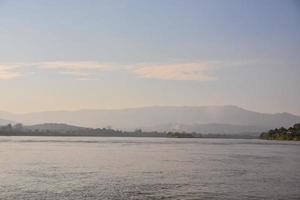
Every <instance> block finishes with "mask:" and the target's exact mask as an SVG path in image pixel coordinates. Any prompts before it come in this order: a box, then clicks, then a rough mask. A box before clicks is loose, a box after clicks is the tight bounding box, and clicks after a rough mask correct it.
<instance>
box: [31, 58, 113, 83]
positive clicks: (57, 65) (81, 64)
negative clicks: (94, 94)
mask: <svg viewBox="0 0 300 200" xmlns="http://www.w3.org/2000/svg"><path fill="white" fill-rule="evenodd" d="M32 65H33V66H36V67H38V68H40V69H50V70H57V71H58V72H59V73H60V74H66V75H71V76H75V77H76V78H77V80H94V78H92V75H93V74H94V73H95V72H100V71H110V70H113V69H114V68H115V65H112V64H107V63H100V62H95V61H51V62H39V63H34V64H32Z"/></svg>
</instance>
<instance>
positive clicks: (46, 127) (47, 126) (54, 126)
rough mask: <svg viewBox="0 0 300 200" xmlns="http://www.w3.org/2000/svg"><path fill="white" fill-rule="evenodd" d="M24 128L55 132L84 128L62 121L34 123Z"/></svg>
mask: <svg viewBox="0 0 300 200" xmlns="http://www.w3.org/2000/svg"><path fill="white" fill-rule="evenodd" d="M25 128H26V129H29V130H31V131H35V130H38V131H56V132H68V131H80V130H84V129H86V128H83V127H79V126H72V125H68V124H62V123H44V124H36V125H31V126H25Z"/></svg>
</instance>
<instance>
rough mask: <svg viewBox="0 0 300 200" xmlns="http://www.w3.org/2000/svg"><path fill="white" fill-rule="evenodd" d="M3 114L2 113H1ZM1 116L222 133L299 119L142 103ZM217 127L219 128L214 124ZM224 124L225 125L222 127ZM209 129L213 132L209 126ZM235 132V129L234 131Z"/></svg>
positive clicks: (33, 121) (36, 121)
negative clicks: (123, 106) (141, 106)
mask: <svg viewBox="0 0 300 200" xmlns="http://www.w3.org/2000/svg"><path fill="white" fill-rule="evenodd" d="M2 115H3V114H2ZM1 117H3V118H5V119H11V120H13V121H18V122H22V123H24V124H40V123H45V122H48V123H67V124H74V125H76V126H84V127H107V126H111V127H112V128H114V129H123V130H133V129H137V128H144V129H151V130H154V129H159V130H165V131H168V130H170V129H174V127H175V128H176V126H177V127H180V129H181V130H184V129H186V130H193V131H196V132H204V133H205V132H210V131H211V128H208V127H213V128H214V129H215V130H218V129H220V130H226V132H225V131H223V133H232V132H237V130H241V131H242V130H243V132H261V131H263V130H268V129H271V128H273V127H280V126H284V127H289V126H292V125H293V124H295V123H298V122H300V117H299V116H295V115H292V114H288V113H277V114H265V113H258V112H253V111H248V110H245V109H242V108H239V107H237V106H202V107H144V108H131V109H122V110H79V111H52V112H38V113H27V114H8V113H4V115H3V116H1V113H0V118H1ZM216 127H219V128H216ZM224 127H226V128H224ZM212 132H215V131H213V130H212ZM238 132H239V131H238Z"/></svg>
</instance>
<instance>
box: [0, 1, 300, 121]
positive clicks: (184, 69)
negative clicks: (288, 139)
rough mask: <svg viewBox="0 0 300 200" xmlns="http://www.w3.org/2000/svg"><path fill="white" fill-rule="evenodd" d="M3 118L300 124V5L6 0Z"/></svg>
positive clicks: (0, 26)
mask: <svg viewBox="0 0 300 200" xmlns="http://www.w3.org/2000/svg"><path fill="white" fill-rule="evenodd" d="M0 92H1V94H0V110H2V111H9V112H16V113H24V112H37V111H48V110H78V109H116V108H117V109H119V108H128V107H143V106H155V105H161V106H168V105H169V106H206V105H237V106H240V107H243V108H245V109H249V110H253V111H258V112H267V113H276V112H290V113H293V114H297V115H300V2H299V1H297V0H284V1H283V0H252V1H248V0H228V1H223V0H159V1H158V0H151V1H149V0H129V1H127V0H106V1H100V0H51V1H49V0H23V1H17V0H0Z"/></svg>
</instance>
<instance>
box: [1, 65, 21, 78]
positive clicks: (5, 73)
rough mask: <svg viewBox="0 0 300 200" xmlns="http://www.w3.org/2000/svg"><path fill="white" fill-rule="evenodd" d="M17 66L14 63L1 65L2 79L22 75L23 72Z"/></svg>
mask: <svg viewBox="0 0 300 200" xmlns="http://www.w3.org/2000/svg"><path fill="white" fill-rule="evenodd" d="M15 68H16V67H15V66H12V65H0V80H12V79H16V78H18V77H20V76H21V75H22V74H21V73H20V72H17V71H16V70H15Z"/></svg>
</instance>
